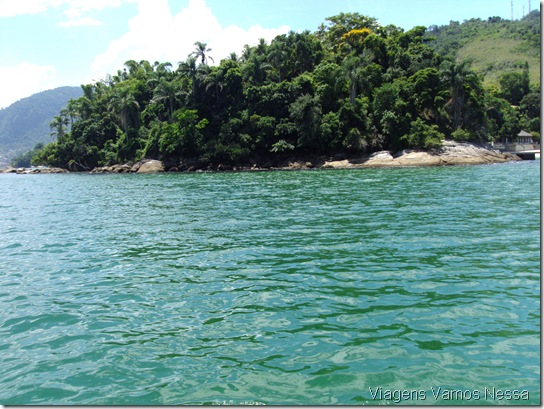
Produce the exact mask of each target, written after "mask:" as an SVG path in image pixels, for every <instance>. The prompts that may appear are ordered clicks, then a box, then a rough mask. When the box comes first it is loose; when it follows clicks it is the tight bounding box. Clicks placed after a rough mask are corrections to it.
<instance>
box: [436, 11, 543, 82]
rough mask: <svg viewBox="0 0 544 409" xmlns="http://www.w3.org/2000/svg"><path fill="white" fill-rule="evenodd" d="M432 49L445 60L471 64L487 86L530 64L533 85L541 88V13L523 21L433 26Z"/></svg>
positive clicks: (474, 21) (496, 20)
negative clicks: (451, 57) (444, 57)
mask: <svg viewBox="0 0 544 409" xmlns="http://www.w3.org/2000/svg"><path fill="white" fill-rule="evenodd" d="M426 35H427V36H428V37H432V38H434V39H435V40H434V41H432V42H430V43H429V45H430V46H431V47H433V48H434V49H435V50H436V51H437V52H438V53H439V54H441V55H443V56H448V55H449V56H453V57H455V58H459V59H462V60H470V61H471V62H472V67H473V68H474V70H475V71H476V72H478V73H479V74H481V75H482V76H483V77H484V84H486V85H498V82H499V78H500V77H501V75H503V74H505V73H507V72H513V71H516V70H520V69H522V68H523V67H524V65H525V63H526V62H527V63H528V64H529V77H530V80H531V82H532V83H534V84H540V11H539V10H533V11H532V12H531V13H529V14H527V15H526V16H525V17H523V18H522V19H520V20H514V21H511V20H505V19H502V18H500V17H489V18H488V19H487V20H481V19H470V20H465V21H464V22H462V23H459V22H457V21H452V22H450V24H449V25H444V26H436V25H434V26H431V27H429V29H428V30H427V33H426Z"/></svg>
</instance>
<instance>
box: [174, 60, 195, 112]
mask: <svg viewBox="0 0 544 409" xmlns="http://www.w3.org/2000/svg"><path fill="white" fill-rule="evenodd" d="M178 72H179V73H181V74H182V75H184V76H185V77H187V78H189V80H190V81H191V83H192V84H193V99H194V101H195V102H196V100H197V96H198V95H197V89H198V81H199V75H198V67H197V65H196V57H193V56H189V58H187V60H186V61H183V62H180V63H179V67H178Z"/></svg>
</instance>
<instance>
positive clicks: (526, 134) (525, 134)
mask: <svg viewBox="0 0 544 409" xmlns="http://www.w3.org/2000/svg"><path fill="white" fill-rule="evenodd" d="M518 136H533V135H531V134H530V133H529V132H525V131H524V130H523V129H522V130H521V132H520V133H518Z"/></svg>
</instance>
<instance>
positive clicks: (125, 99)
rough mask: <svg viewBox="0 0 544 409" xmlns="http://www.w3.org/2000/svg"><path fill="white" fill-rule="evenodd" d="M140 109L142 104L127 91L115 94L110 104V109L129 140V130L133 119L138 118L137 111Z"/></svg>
mask: <svg viewBox="0 0 544 409" xmlns="http://www.w3.org/2000/svg"><path fill="white" fill-rule="evenodd" d="M139 108H140V104H138V101H136V98H134V95H132V94H131V93H130V92H127V91H126V90H125V91H124V92H122V91H121V92H115V93H114V94H113V95H112V97H111V100H110V103H109V104H108V109H109V110H110V111H112V112H113V113H114V115H116V116H117V118H118V120H119V124H120V125H121V128H123V131H124V132H125V135H126V136H127V138H128V129H129V126H130V125H131V122H132V119H133V118H134V117H135V116H136V112H135V111H136V110H137V109H139Z"/></svg>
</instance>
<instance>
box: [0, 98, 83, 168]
mask: <svg viewBox="0 0 544 409" xmlns="http://www.w3.org/2000/svg"><path fill="white" fill-rule="evenodd" d="M82 95H83V91H82V89H81V88H80V87H60V88H55V89H52V90H49V91H43V92H40V93H38V94H34V95H32V96H30V97H28V98H23V99H21V100H19V101H17V102H15V103H13V104H12V105H10V106H9V107H7V108H4V109H0V167H2V166H6V165H7V164H8V162H9V160H10V159H11V158H13V157H14V156H16V155H18V154H21V153H24V152H26V151H28V150H30V149H32V148H34V146H35V145H36V144H37V143H45V144H46V143H48V142H51V136H50V134H51V129H50V127H49V123H50V122H51V120H52V119H53V117H54V116H55V115H58V114H59V112H60V110H61V109H63V108H64V107H65V106H66V104H67V103H68V101H69V100H70V99H76V98H79V97H81V96H82Z"/></svg>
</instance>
